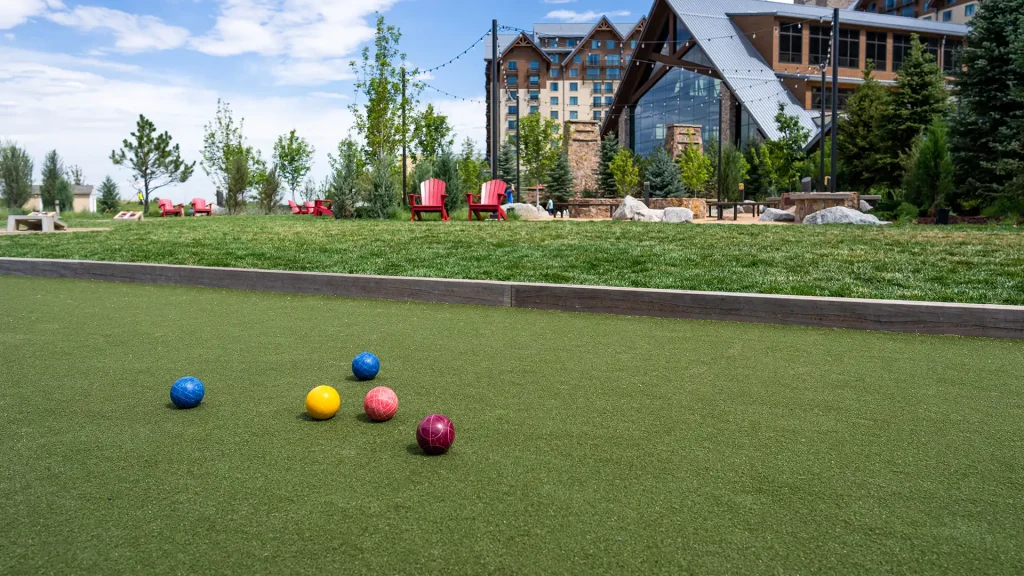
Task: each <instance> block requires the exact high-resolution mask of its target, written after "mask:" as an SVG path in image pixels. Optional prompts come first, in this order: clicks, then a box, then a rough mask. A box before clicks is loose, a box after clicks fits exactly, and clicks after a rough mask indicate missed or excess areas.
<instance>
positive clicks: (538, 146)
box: [519, 112, 558, 203]
mask: <svg viewBox="0 0 1024 576" xmlns="http://www.w3.org/2000/svg"><path fill="white" fill-rule="evenodd" d="M557 131H558V122H556V121H554V120H552V119H550V118H544V117H542V116H541V115H540V114H539V113H537V112H534V113H533V114H530V115H528V116H526V117H525V118H520V121H519V143H520V147H521V152H522V162H523V168H524V169H525V170H526V177H527V181H528V182H532V183H533V184H535V185H536V186H537V188H538V190H539V189H540V184H541V182H542V181H543V180H544V179H545V178H546V177H547V175H548V172H550V171H551V167H552V166H554V164H555V162H557V161H558V145H557V142H558V138H557ZM537 202H538V203H540V195H539V194H538V196H537Z"/></svg>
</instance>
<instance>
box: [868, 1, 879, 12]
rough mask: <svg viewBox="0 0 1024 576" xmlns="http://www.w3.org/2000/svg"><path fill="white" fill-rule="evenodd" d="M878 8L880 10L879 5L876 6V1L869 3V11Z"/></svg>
mask: <svg viewBox="0 0 1024 576" xmlns="http://www.w3.org/2000/svg"><path fill="white" fill-rule="evenodd" d="M876 10H878V7H877V6H875V3H874V2H872V3H871V4H869V5H868V9H867V12H874V11H876Z"/></svg>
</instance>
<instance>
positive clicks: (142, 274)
mask: <svg viewBox="0 0 1024 576" xmlns="http://www.w3.org/2000/svg"><path fill="white" fill-rule="evenodd" d="M0 274H4V275H13V276H38V277H46V278H76V279H84V280H103V281H109V282H135V283H144V284H168V285H175V286H202V287H209V288H230V289H237V290H256V291H264V292H287V293H295V294H320V295H329V296H346V297H352V298H380V299H386V300H404V301H414V302H441V303H447V304H476V305H480V306H506V307H514V308H535V309H542V310H560V311H567V312H592V313H599V314H626V315H633V316H660V317H665V318H689V319H698V320H726V321H732V322H757V323H764V324H793V325H800V326H815V327H821V328H850V329H855V330H885V331H892V332H913V333H920V334H950V335H959V336H987V337H992V338H1024V306H1001V305H990V304H951V303H944V302H914V301H905V300H863V299H855V298H824V297H814V296H783V295H772V294H738V293H729V292H696V291H688V290H650V289H642V288H610V287H601V286H564V285H557V284H528V283H519V282H491V281H482V280H446V279H434V278H403V277H391V276H364V275H357V274H325V273H318V272H285V271H278V270H249V269H240V268H213V267H202V266H175V265H168V264H130V263H117V262H90V261H82V260H44V259H31V258H0Z"/></svg>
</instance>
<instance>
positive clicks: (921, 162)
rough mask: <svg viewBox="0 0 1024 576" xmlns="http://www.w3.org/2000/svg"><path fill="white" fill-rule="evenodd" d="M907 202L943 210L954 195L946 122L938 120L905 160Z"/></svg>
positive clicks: (904, 177)
mask: <svg viewBox="0 0 1024 576" xmlns="http://www.w3.org/2000/svg"><path fill="white" fill-rule="evenodd" d="M903 169H904V176H903V189H904V191H905V193H906V200H907V201H908V202H911V203H913V204H914V205H915V206H917V207H919V208H923V209H926V210H928V209H932V208H942V207H945V206H946V205H947V204H946V202H947V201H948V199H949V197H950V196H951V195H952V193H953V159H952V157H951V156H950V153H949V146H948V144H947V138H946V122H945V121H944V120H943V119H942V118H936V119H935V120H934V121H932V124H931V126H929V127H928V129H927V130H926V131H925V133H924V134H923V135H922V136H921V137H920V138H918V139H917V141H915V142H914V145H913V147H912V149H911V152H910V153H909V154H907V155H906V156H905V158H904V165H903Z"/></svg>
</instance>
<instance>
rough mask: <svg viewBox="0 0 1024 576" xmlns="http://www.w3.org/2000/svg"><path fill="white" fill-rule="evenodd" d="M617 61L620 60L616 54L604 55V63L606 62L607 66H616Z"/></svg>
mask: <svg viewBox="0 0 1024 576" xmlns="http://www.w3.org/2000/svg"><path fill="white" fill-rule="evenodd" d="M619 62H620V60H619V55H618V54H609V55H607V56H605V57H604V63H605V64H607V65H608V66H618V65H619Z"/></svg>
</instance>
